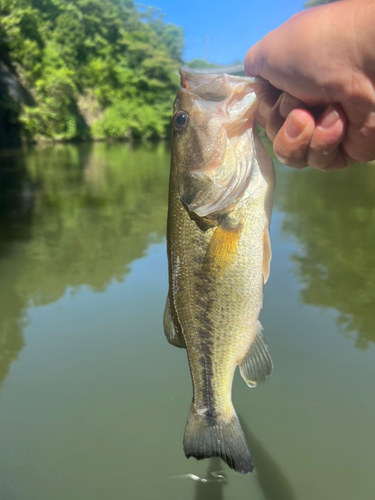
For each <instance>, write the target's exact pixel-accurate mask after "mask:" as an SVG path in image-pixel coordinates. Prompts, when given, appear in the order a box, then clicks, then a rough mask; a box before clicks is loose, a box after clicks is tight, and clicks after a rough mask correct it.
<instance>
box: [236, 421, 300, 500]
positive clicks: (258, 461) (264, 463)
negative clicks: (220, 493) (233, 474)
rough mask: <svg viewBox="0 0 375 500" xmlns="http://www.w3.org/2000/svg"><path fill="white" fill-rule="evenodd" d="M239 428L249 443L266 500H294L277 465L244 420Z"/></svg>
mask: <svg viewBox="0 0 375 500" xmlns="http://www.w3.org/2000/svg"><path fill="white" fill-rule="evenodd" d="M240 420H241V427H242V430H243V432H244V434H245V437H246V440H247V442H248V443H249V447H250V450H251V455H252V457H253V462H254V466H255V471H256V474H257V479H258V481H259V485H260V488H261V490H262V493H263V495H264V498H265V499H266V500H296V496H295V494H294V492H293V488H292V485H291V484H290V483H289V481H288V478H287V477H286V476H285V474H284V472H283V471H282V469H281V467H280V466H279V464H278V463H277V462H276V461H275V459H274V458H273V457H272V456H271V455H270V454H269V452H268V451H267V450H266V449H265V447H264V446H263V445H262V443H261V442H260V441H259V439H258V438H256V437H255V436H254V434H253V433H252V432H251V431H250V429H249V427H248V426H247V425H246V422H245V419H243V418H240Z"/></svg>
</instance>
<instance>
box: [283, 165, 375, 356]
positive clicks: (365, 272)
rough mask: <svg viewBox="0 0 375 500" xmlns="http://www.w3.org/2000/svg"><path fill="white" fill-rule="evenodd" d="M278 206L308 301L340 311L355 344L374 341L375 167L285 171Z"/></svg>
mask: <svg viewBox="0 0 375 500" xmlns="http://www.w3.org/2000/svg"><path fill="white" fill-rule="evenodd" d="M285 177H286V179H285V183H284V182H283V184H284V189H282V190H281V195H279V197H278V198H277V199H276V206H277V205H278V208H279V209H281V210H282V212H284V214H285V218H284V222H283V226H282V231H283V233H284V234H286V235H288V236H293V237H294V239H295V240H296V241H297V242H298V243H299V247H298V250H297V251H296V252H295V253H294V255H293V256H292V259H293V261H294V263H295V265H296V269H297V272H298V275H299V276H300V279H301V280H302V283H303V284H304V289H303V290H302V292H301V298H302V300H303V301H304V302H305V303H306V304H312V305H314V306H319V307H323V308H334V309H336V310H337V311H338V313H339V314H338V320H337V321H338V324H339V325H340V328H341V330H342V332H343V333H344V334H345V335H346V336H348V335H349V334H350V335H352V332H355V335H356V343H355V346H356V347H357V348H359V349H363V350H365V349H367V347H368V345H369V343H375V327H374V325H375V309H374V307H373V300H374V297H375V266H374V255H375V203H374V193H375V166H374V165H371V164H363V165H356V166H354V167H352V168H350V169H345V170H342V171H340V172H333V173H330V174H329V175H326V174H323V173H321V172H319V171H314V170H312V169H309V170H306V171H304V172H293V171H291V172H288V174H287V175H286V174H285Z"/></svg>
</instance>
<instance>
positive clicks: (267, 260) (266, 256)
mask: <svg viewBox="0 0 375 500" xmlns="http://www.w3.org/2000/svg"><path fill="white" fill-rule="evenodd" d="M271 259H272V251H271V242H270V233H269V231H268V227H266V228H265V230H264V233H263V279H264V284H266V283H267V280H268V277H269V275H270V266H271Z"/></svg>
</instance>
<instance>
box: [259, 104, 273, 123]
mask: <svg viewBox="0 0 375 500" xmlns="http://www.w3.org/2000/svg"><path fill="white" fill-rule="evenodd" d="M270 111H271V106H269V105H268V104H267V103H266V102H265V101H260V103H259V108H258V112H259V114H260V116H261V117H262V118H264V119H265V120H267V118H268V115H269V114H270Z"/></svg>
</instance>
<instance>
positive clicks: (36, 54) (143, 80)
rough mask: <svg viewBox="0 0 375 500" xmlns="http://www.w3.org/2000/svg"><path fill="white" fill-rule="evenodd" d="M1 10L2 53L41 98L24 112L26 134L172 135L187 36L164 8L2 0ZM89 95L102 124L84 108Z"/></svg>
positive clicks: (126, 1)
mask: <svg viewBox="0 0 375 500" xmlns="http://www.w3.org/2000/svg"><path fill="white" fill-rule="evenodd" d="M0 11H1V12H0V13H1V17H0V38H1V40H0V42H1V49H2V53H4V54H7V57H8V61H7V63H8V64H9V60H10V64H11V65H12V66H13V68H14V69H15V70H16V71H17V72H18V75H19V77H20V79H21V82H22V83H23V84H24V85H25V86H26V87H27V88H28V89H29V90H30V92H31V93H32V95H33V97H34V99H35V101H36V103H37V105H36V106H35V107H26V106H23V109H22V111H21V115H20V121H21V123H22V126H23V134H24V135H25V136H26V137H27V138H29V139H30V138H36V139H40V138H45V139H52V140H56V139H57V140H70V139H74V138H80V137H88V136H90V135H91V136H98V137H102V138H128V137H130V136H132V137H136V138H148V137H164V136H165V135H166V133H167V131H168V127H169V114H170V109H171V108H172V103H173V99H174V95H175V93H176V90H177V86H178V77H177V74H176V72H177V68H178V66H179V64H180V62H181V54H182V50H183V45H184V42H183V32H182V29H181V28H179V27H177V26H174V25H173V24H165V23H164V20H163V15H162V14H161V12H160V10H158V9H155V8H153V7H149V8H146V7H142V8H141V9H140V10H139V9H138V8H136V7H135V6H134V2H133V1H132V0H72V1H71V2H66V1H64V0H2V2H1V3H0ZM1 57H2V56H1V55H0V58H1ZM3 59H4V57H3ZM88 94H90V95H93V96H94V97H95V99H96V100H97V103H98V105H99V106H100V107H101V113H98V117H97V118H98V120H99V121H98V123H95V122H94V123H85V119H84V116H83V115H84V113H83V112H81V111H82V110H81V109H80V106H79V103H80V101H81V98H82V97H85V96H86V95H88Z"/></svg>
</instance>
